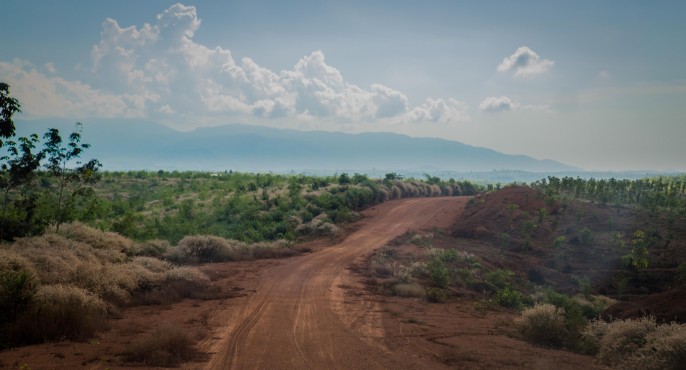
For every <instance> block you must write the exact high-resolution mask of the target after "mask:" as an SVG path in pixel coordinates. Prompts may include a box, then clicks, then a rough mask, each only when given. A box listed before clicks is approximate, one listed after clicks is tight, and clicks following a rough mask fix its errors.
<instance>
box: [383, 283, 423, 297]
mask: <svg viewBox="0 0 686 370" xmlns="http://www.w3.org/2000/svg"><path fill="white" fill-rule="evenodd" d="M391 290H392V291H393V293H394V294H395V295H397V296H400V297H414V298H423V297H424V296H426V292H424V288H423V287H422V286H421V285H419V284H416V283H413V284H402V283H401V284H395V285H393V287H392V288H391Z"/></svg>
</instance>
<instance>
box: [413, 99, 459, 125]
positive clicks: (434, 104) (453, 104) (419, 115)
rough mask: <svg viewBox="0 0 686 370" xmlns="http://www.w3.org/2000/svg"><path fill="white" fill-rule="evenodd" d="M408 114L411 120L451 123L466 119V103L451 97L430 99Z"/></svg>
mask: <svg viewBox="0 0 686 370" xmlns="http://www.w3.org/2000/svg"><path fill="white" fill-rule="evenodd" d="M408 116H409V118H410V120H411V121H413V122H438V123H451V122H462V121H468V120H469V115H468V114H467V104H465V103H464V102H461V101H458V100H455V99H453V98H449V99H448V100H445V99H432V98H427V99H426V102H425V103H424V104H422V105H420V106H417V107H415V108H414V109H412V110H411V111H410V112H409V113H408Z"/></svg>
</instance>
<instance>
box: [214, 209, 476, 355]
mask: <svg viewBox="0 0 686 370" xmlns="http://www.w3.org/2000/svg"><path fill="white" fill-rule="evenodd" d="M465 202H466V199H465V198H434V199H410V200H405V201H396V202H388V203H385V204H383V205H380V206H378V207H376V208H374V209H372V210H370V211H369V212H368V216H372V217H369V218H367V220H366V221H365V222H363V223H362V224H361V227H360V228H359V229H358V230H357V231H356V232H354V233H352V234H351V235H350V236H348V237H347V238H346V239H345V240H344V241H342V242H341V243H339V244H338V245H336V246H333V247H330V248H327V249H324V250H321V251H319V252H317V253H314V254H311V255H307V256H302V257H298V258H293V259H291V260H289V262H288V263H286V264H283V265H281V266H277V267H275V268H273V269H271V270H270V271H269V273H268V274H265V276H264V280H263V281H262V282H261V283H260V285H259V286H258V288H257V289H256V290H257V292H256V293H255V294H254V295H253V296H252V297H251V299H250V300H249V301H248V302H247V304H246V305H245V306H244V308H243V309H242V310H241V312H240V313H239V314H238V316H237V317H232V318H228V320H230V321H231V324H229V330H228V332H227V334H226V337H225V339H224V340H223V341H221V342H219V343H217V345H216V346H215V347H216V348H214V350H213V351H211V352H213V353H216V355H215V356H214V357H213V358H212V360H211V361H210V363H209V366H208V367H209V368H212V369H227V368H233V369H269V368H281V369H283V368H290V369H308V368H309V369H351V368H357V369H362V368H365V369H374V368H378V369H388V368H417V367H418V366H419V367H421V364H416V363H413V360H412V359H411V358H403V357H406V356H401V355H398V354H394V355H393V356H391V355H390V353H389V352H388V351H387V350H385V349H384V348H383V346H382V345H381V344H380V343H381V342H379V341H375V340H374V339H375V338H377V339H378V338H381V337H382V336H383V330H382V327H383V326H382V323H381V319H380V315H379V307H377V304H376V303H375V302H367V303H364V304H354V305H352V304H349V302H346V295H345V291H344V290H345V288H346V287H347V286H348V284H349V283H351V281H350V279H351V275H350V273H349V272H348V271H347V268H348V267H349V266H350V265H351V263H353V262H354V261H355V259H356V258H362V257H363V256H364V255H365V254H366V253H367V252H369V251H371V250H373V249H374V248H377V247H379V246H382V245H383V244H384V243H386V242H388V241H390V240H391V239H393V238H395V237H397V236H398V235H400V234H402V233H404V232H405V231H407V230H408V229H420V228H423V227H426V226H436V227H447V226H449V224H450V223H451V222H452V221H453V220H454V219H455V218H456V217H458V215H459V213H460V212H461V211H462V209H463V207H464V204H465Z"/></svg>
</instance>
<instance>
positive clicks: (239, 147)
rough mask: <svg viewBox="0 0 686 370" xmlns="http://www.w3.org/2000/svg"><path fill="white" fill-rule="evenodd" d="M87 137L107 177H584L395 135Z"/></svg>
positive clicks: (136, 126)
mask: <svg viewBox="0 0 686 370" xmlns="http://www.w3.org/2000/svg"><path fill="white" fill-rule="evenodd" d="M96 126H97V130H96V129H94V128H95V127H96ZM49 127H56V128H59V129H60V130H61V131H62V130H63V131H64V132H69V130H71V129H72V128H73V122H72V121H55V120H50V121H47V120H46V121H24V122H21V121H19V122H17V128H18V131H19V133H20V134H22V135H26V134H28V133H31V132H39V133H40V132H45V130H46V129H47V128H49ZM83 136H84V140H85V141H86V142H88V143H90V144H92V149H91V150H90V151H89V156H93V157H96V158H98V159H100V161H101V162H102V163H103V164H104V165H105V169H108V170H122V169H147V170H158V169H163V170H182V169H183V170H187V169H195V170H208V171H215V170H229V169H232V170H240V171H288V170H314V171H317V170H329V171H330V170H346V171H355V170H360V171H361V170H371V169H381V170H385V169H389V170H394V171H398V170H417V169H419V170H422V171H432V172H433V171H438V170H443V171H492V170H503V169H508V170H519V171H530V172H561V171H574V170H578V168H575V167H572V166H568V165H565V164H562V163H559V162H555V161H552V160H539V159H534V158H531V157H528V156H524V155H509V154H504V153H500V152H497V151H494V150H491V149H487V148H481V147H474V146H471V145H467V144H463V143H460V142H457V141H449V140H443V139H434V138H413V137H409V136H404V135H398V134H391V133H362V134H345V133H340V132H324V131H298V130H286V129H275V128H268V127H261V126H248V125H239V124H232V125H224V126H218V127H211V128H200V129H196V130H194V131H190V132H179V131H175V130H172V129H170V128H167V127H165V126H161V125H158V124H156V123H152V122H149V121H133V120H128V121H127V120H125V121H114V120H92V121H86V122H84V133H83Z"/></svg>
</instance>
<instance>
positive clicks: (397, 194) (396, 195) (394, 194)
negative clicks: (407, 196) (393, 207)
mask: <svg viewBox="0 0 686 370" xmlns="http://www.w3.org/2000/svg"><path fill="white" fill-rule="evenodd" d="M402 196H403V193H402V190H400V188H399V187H398V186H396V185H393V186H391V195H390V199H400V198H401V197H402Z"/></svg>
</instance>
